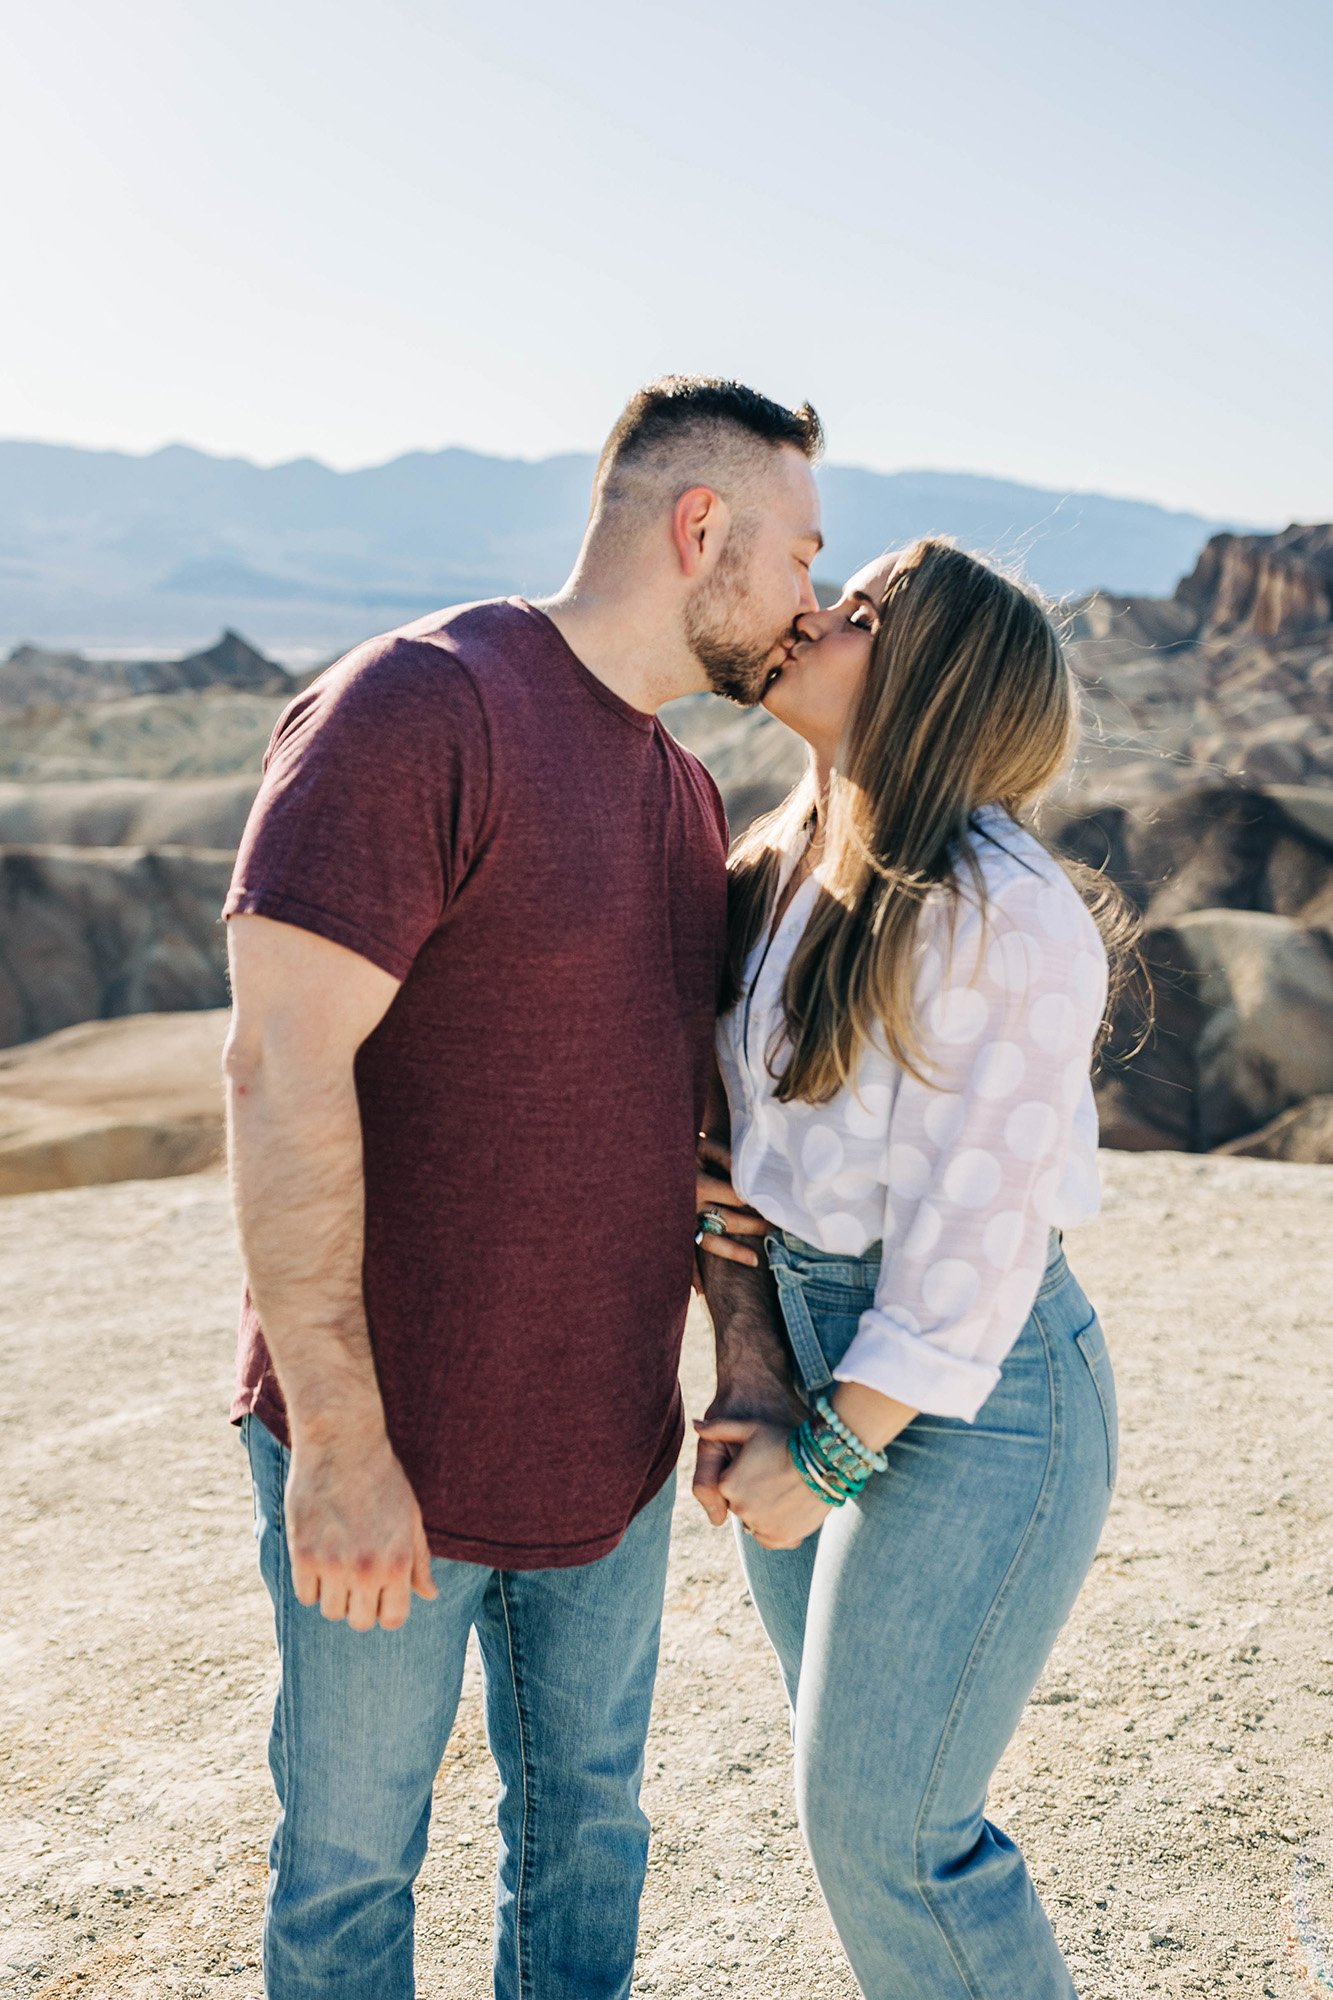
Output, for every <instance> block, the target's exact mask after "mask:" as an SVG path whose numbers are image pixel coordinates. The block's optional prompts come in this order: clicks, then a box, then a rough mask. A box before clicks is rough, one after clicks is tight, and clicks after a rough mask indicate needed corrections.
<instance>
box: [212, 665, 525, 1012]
mask: <svg viewBox="0 0 1333 2000" xmlns="http://www.w3.org/2000/svg"><path fill="white" fill-rule="evenodd" d="M489 797H490V748H489V739H488V733H487V728H486V718H485V714H484V711H483V709H482V705H481V700H480V697H479V695H478V693H477V690H476V687H475V685H474V683H473V681H472V678H471V675H470V674H469V672H468V670H467V669H466V667H464V666H463V665H462V663H461V662H460V661H458V660H457V659H456V657H455V656H454V655H453V654H452V653H450V652H449V651H448V650H447V649H446V648H443V647H441V646H439V645H436V644H432V643H431V642H430V641H427V640H418V639H407V638H403V637H401V636H399V637H394V636H391V637H389V638H387V639H378V640H373V641H371V642H369V643H368V644H367V645H366V646H363V647H359V648H358V649H357V650H356V652H354V653H351V654H349V655H348V657H347V658H346V659H345V660H343V661H341V662H339V663H338V665H336V666H334V667H331V668H330V669H329V670H328V672H327V673H325V674H322V675H321V676H320V678H319V679H318V680H317V681H316V682H314V684H313V685H312V686H311V687H309V688H307V689H306V690H305V691H304V692H303V693H302V694H300V695H298V696H297V698H296V699H295V701H293V702H292V703H291V704H290V705H289V706H288V708H287V709H285V710H284V712H283V714H282V715H281V717H280V718H279V720H278V724H277V727H276V729H275V730H274V732H273V738H272V741H271V742H270V744H269V747H268V751H267V754H266V756H265V759H264V776H263V781H262V783H261V785H260V788H259V793H258V796H257V797H256V799H255V802H254V805H253V807H252V808H251V811H250V817H249V820H248V821H247V824H246V828H245V833H244V835H243V837H242V840H241V845H240V850H239V852H238V854H237V857H236V866H235V870H234V872H233V875H232V882H231V888H230V891H229V893H228V896H227V900H226V903H225V904H224V905H223V915H224V917H232V916H237V915H248V914H254V915H258V916H265V917H271V918H274V919H276V920H277V921H278V922H280V923H289V924H295V925H297V926H299V927H300V928H301V929H303V930H309V931H313V932H315V933H316V934H317V935H318V936H320V937H326V938H329V939H330V940H331V941H332V942H333V943H335V944H341V945H345V946H346V947H347V948H348V949H349V950H351V951H355V952H357V953H359V954H360V956H361V957H363V958H367V959H369V960H370V961H371V963H372V964H374V965H378V966H379V967H380V968H381V969H382V970H383V971H385V972H388V973H390V974H391V975H392V976H393V977H394V978H396V979H400V980H401V979H405V978H406V977H407V974H408V972H409V971H410V970H411V967H412V963H413V961H414V959H415V958H416V956H417V954H418V952H419V951H420V950H421V948H422V946H423V945H424V944H425V942H426V940H427V939H428V938H429V937H430V935H431V933H432V932H433V931H434V930H435V929H436V928H437V927H438V926H439V924H440V922H441V920H442V918H443V916H444V914H445V911H446V910H447V908H448V906H449V903H450V902H451V900H452V898H453V897H454V895H455V894H456V893H457V892H458V889H459V887H460V885H461V883H462V882H463V880H464V879H465V877H466V876H467V873H468V871H469V869H470V867H471V865H472V862H473V859H474V858H475V856H476V853H477V851H478V847H479V844H480V842H481V840H482V838H483V833H484V823H485V818H486V813H487V809H488V804H489Z"/></svg>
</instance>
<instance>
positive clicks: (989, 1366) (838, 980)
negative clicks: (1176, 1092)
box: [699, 541, 1120, 2000]
mask: <svg viewBox="0 0 1333 2000" xmlns="http://www.w3.org/2000/svg"><path fill="white" fill-rule="evenodd" d="M764 702H765V706H766V707H767V708H768V709H769V710H770V712H771V713H772V714H774V715H775V716H777V717H778V718H779V719H780V720H781V721H783V722H785V723H786V724H787V725H788V726H789V727H790V728H791V729H793V730H795V731H796V732H797V733H798V734H799V735H801V736H802V737H804V738H805V740H806V741H807V742H808V744H809V746H810V752H811V757H810V769H809V774H808V776H807V778H806V779H805V780H804V781H803V782H802V783H801V784H800V785H799V786H798V787H797V788H796V790H795V791H794V792H793V793H792V794H791V796H790V797H789V798H788V799H787V801H786V802H785V803H784V804H783V805H782V806H780V807H779V808H778V809H777V811H776V812H775V813H772V814H770V815H769V817H768V818H767V819H765V820H763V821H761V822H760V823H759V824H758V825H757V826H756V827H755V828H754V829H753V830H752V831H751V832H750V833H749V834H747V835H746V836H744V837H743V838H742V839H741V840H740V842H739V843H738V844H737V846H736V848H735V850H734V853H733V856H732V863H731V869H732V874H731V887H732V898H731V915H732V939H731V977H732V993H731V996H730V997H731V1002H732V1004H730V1005H729V1006H728V1007H727V1009H726V1011H725V1012H724V1014H723V1016H722V1019H721V1022H720V1026H719V1036H718V1052H719V1061H720V1067H721V1071H722V1077H723V1080H724V1082H725V1085H726V1091H727V1098H728V1102H729V1106H730V1114H731V1146H732V1169H733V1171H732V1179H733V1182H734V1189H735V1192H734V1194H733V1193H732V1191H731V1190H730V1189H727V1190H726V1191H725V1193H724V1194H723V1196H722V1202H723V1203H731V1202H735V1203H744V1204H748V1205H749V1207H750V1208H751V1209H752V1210H753V1211H755V1212H756V1213H755V1215H754V1216H753V1217H747V1216H746V1215H745V1214H744V1213H738V1212H737V1210H736V1209H735V1208H731V1207H727V1206H723V1205H721V1204H719V1205H717V1206H715V1207H711V1208H709V1209H705V1211H704V1212H703V1214H702V1215H701V1218H700V1220H701V1229H702V1231H704V1232H717V1231H719V1229H721V1228H725V1229H726V1230H727V1232H728V1234H727V1237H726V1238H725V1239H724V1238H723V1237H722V1236H721V1235H720V1234H711V1233H709V1234H702V1235H701V1241H702V1242H703V1243H704V1244H705V1246H706V1247H707V1248H710V1249H713V1250H714V1251H716V1252H720V1253H721V1254H723V1255H730V1256H731V1257H733V1258H738V1257H745V1256H747V1255H749V1253H748V1252H747V1251H746V1250H745V1249H744V1248H743V1246H742V1245H741V1244H740V1243H737V1242H736V1241H735V1240H734V1239H735V1238H736V1237H737V1236H743V1235H744V1234H745V1233H746V1230H747V1228H748V1229H749V1230H751V1231H753V1232H754V1233H756V1234H757V1233H761V1232H762V1234H763V1250H764V1254H765V1257H766V1260H767V1263H768V1265H769V1266H770V1268H771V1271H772V1274H773V1277H774V1278H775V1279H776V1282H777V1288H778V1297H779V1299H780V1302H781V1308H782V1317H783V1320H784V1322H785V1332H786V1336H787V1339H788V1342H789V1349H790V1357H791V1360H792V1362H793V1363H794V1368H795V1372H796V1375H797V1378H798V1380H799V1382H800V1384H801V1386H802V1389H803V1391H804V1394H805V1396H806V1397H807V1398H808V1399H809V1403H810V1414H809V1417H808V1418H807V1419H806V1420H805V1421H804V1422H803V1423H802V1424H801V1425H800V1426H798V1427H796V1428H795V1429H788V1428H786V1427H785V1426H781V1425H773V1424H756V1423H753V1422H744V1423H741V1422H725V1421H718V1422H711V1423H705V1424H703V1425H701V1426H700V1427H699V1428H700V1431H701V1434H702V1436H703V1437H704V1438H705V1439H706V1440H711V1441H712V1442H713V1443H714V1445H715V1446H718V1447H725V1448H726V1450H727V1452H728V1453H729V1454H730V1457H729V1462H728V1463H727V1465H726V1469H725V1472H724V1473H723V1475H722V1477H721V1481H720V1489H721V1494H722V1496H723V1499H724V1500H725V1501H726V1503H727V1504H728V1505H729V1507H730V1509H731V1511H732V1513H733V1514H734V1515H735V1516H736V1519H737V1521H738V1523H739V1524H740V1525H741V1526H742V1527H743V1528H744V1529H745V1530H746V1531H747V1532H745V1533H744V1534H742V1535H741V1536H740V1538H739V1539H740V1548H741V1555H742V1559H743V1562H744V1565H745V1571H746V1576H747V1578H748V1581H749V1585H750V1589H751V1593H752V1595H753V1598H754V1602H755V1605H756V1607H757V1609H758V1611H759V1615H760V1617H761V1618H762V1620H763V1622H764V1626H765V1629H766V1631H767V1633H768V1636H769V1638H770V1640H771V1641H772V1643H773V1646H774V1648H775V1650H776V1652H777V1654H778V1658H779V1661H780V1663H781V1667H782V1672H783V1675H784V1678H785V1680H786V1685H787V1689H788V1692H789V1694H790V1697H791V1701H792V1705H793V1711H794V1725H793V1727H794V1742H795V1758H796V1787H797V1802H798V1809H799V1815H800V1821H801V1826H802V1830H803V1832H804V1835H805V1838H806V1841H807V1843H808V1845H809V1849H810V1853H811V1855H812V1858H813V1861H814V1865H815V1869H816V1872H817V1874H818V1877H819V1881H820V1885H821V1888H822V1889H823V1892H824V1895H825V1897H826V1899H827V1902H828V1905H829V1908H830V1910H831V1912H832V1915H833V1919H834V1922H835V1923H836V1925H837V1927H838V1933H839V1936H840V1937H841V1939H842V1942H843V1946H844V1948H845V1950H846V1952H847V1955H848V1958H849V1959H850V1961H851V1964H852V1967H853V1970H854V1971H855V1973H856V1976H857V1979H858V1980H859V1982H860V1985H861V1989H862V1991H863V1992H864V1993H865V1994H866V1995H867V1996H869V2000H909V1996H914V2000H915V1997H916V1996H919V2000H955V1997H956V2000H965V1997H966V2000H1055V1996H1057V1995H1060V1996H1067V1995H1070V1994H1072V1993H1073V1990H1074V1989H1073V1986H1072V1983H1071V1981H1070V1977H1069V1973H1068V1971H1067V1969H1066V1967H1065V1964H1064V1961H1063V1959H1062V1957H1061V1955H1060V1951H1059V1947H1058V1946H1057V1944H1056V1942H1055V1939H1054V1937H1053V1936H1052V1934H1051V1930H1050V1926H1049V1924H1048V1923H1047V1920H1046V1917H1045V1914H1044V1912H1043V1911H1042V1908H1041V1905H1040V1903H1039V1902H1038V1900H1037V1897H1036V1894H1035V1891H1034V1889H1033V1886H1032V1883H1031V1880H1030V1878H1029V1876H1028V1873H1027V1870H1026V1867H1025V1865H1024V1862H1023V1859H1022V1856H1021V1855H1020V1854H1019V1852H1018V1850H1017V1848H1016V1847H1015V1846H1014V1845H1013V1843H1012V1842H1011V1841H1010V1840H1009V1839H1007V1838H1006V1836H1005V1835H1004V1834H1003V1833H1002V1832H1000V1830H999V1829H998V1828H997V1827H995V1826H992V1825H991V1824H990V1823H989V1822H988V1821H987V1820H986V1818H985V1814H984V1807H985V1798H986V1790H987V1785H988V1783H989V1780H990V1777H991V1774H992V1772H993V1771H994V1769H995V1766H996V1764H997V1763H998V1761H999V1758H1000V1756H1001V1753H1002V1752H1003V1750H1004V1748H1005V1745H1006V1744H1007V1743H1008V1741H1009V1739H1010V1737H1011V1735H1012V1734H1013V1731H1014V1728H1015V1726H1016V1724H1017V1722H1018V1719H1019V1717H1020V1715H1021V1713H1022V1710H1023V1706H1024V1704H1025V1702H1026V1700H1027V1697H1028V1695H1029V1693H1030V1691H1031V1689H1032V1687H1033V1684H1034V1683H1035V1681H1036V1679H1037V1677H1038V1675H1039V1674H1040V1672H1041V1669H1042V1666H1043V1664H1044V1662H1045V1660H1046V1658H1047V1655H1048V1653H1049V1652H1050V1649H1051V1646H1052V1644H1053V1642H1054V1640H1055V1637H1056V1634H1057V1633H1058V1632H1059V1630H1060V1627H1061V1626H1062V1625H1063V1623H1064V1621H1065V1619H1066V1617H1067V1616H1068V1613H1069V1610H1070V1607H1071V1606H1072V1604H1073V1602H1074V1599H1075V1597H1076V1595H1077V1593H1078V1590H1079V1587H1080V1585H1081V1583H1082V1581H1083V1578H1084V1576H1085V1574H1086V1573H1087V1570H1088V1567H1089V1565H1090V1563H1091V1561H1092V1556H1093V1551H1094V1549H1095V1547H1096V1543H1097V1538H1098V1535H1099V1533H1100V1530H1101V1526H1102V1522H1103V1519H1104V1517H1105V1514H1106V1509H1107V1505H1108V1502H1109V1499H1110V1493H1111V1486H1112V1481H1113V1479H1114V1476H1115V1454H1116V1411H1115V1390H1114V1385H1113V1381H1112V1375H1111V1368H1110V1362H1109V1360H1108V1358H1107V1353H1106V1347H1105V1343H1104V1341H1103V1338H1102V1331H1101V1328H1100V1326H1099V1324H1098V1321H1097V1318H1096V1316H1095V1314H1094V1312H1093V1309H1092V1307H1091V1306H1090V1305H1089V1304H1088V1301H1087V1299H1086V1298H1085V1297H1084V1295H1083V1293H1082V1291H1081V1290H1080V1289H1079V1286H1078V1284H1077V1282H1076V1281H1075V1279H1074V1277H1073V1276H1072V1274H1071V1272H1070V1270H1069V1268H1068V1266H1067V1264H1066V1263H1065V1260H1064V1256H1063V1254H1062V1251H1061V1247H1060V1231H1061V1229H1062V1228H1063V1227H1065V1226H1067V1225H1070V1224H1072V1223H1076V1222H1080V1221H1082V1220H1084V1219H1086V1218H1087V1217H1088V1216H1090V1215H1092V1214H1093V1213H1094V1212H1095V1210H1096V1207H1097V1201H1098V1190H1097V1162H1096V1146H1097V1124H1096V1113H1095V1110H1094V1106H1093V1099H1092V1092H1091V1087H1090V1083H1089V1069H1090V1064H1091V1058H1092V1055H1093V1050H1094V1045H1095V1042H1096V1040H1097V1036H1098V1030H1099V1025H1100V1023H1101V1021H1102V1019H1103V1016H1104V1013H1105V1010H1106V1005H1107V988H1108V957H1107V952H1106V950H1105V948H1104V945H1103V942H1102V938H1101V936H1100V934H1099V929H1098V925H1097V923H1096V922H1094V919H1093V917H1092V916H1091V915H1090V914H1089V912H1088V909H1087V908H1086V907H1085V905H1084V902H1083V900H1082V898H1081V897H1080V895H1079V893H1078V891H1077V890H1076V889H1075V887H1074V885H1073V883H1072V882H1071V880H1070V879H1069V876H1068V875H1067V874H1066V872H1065V871H1064V869H1063V868H1062V867H1061V866H1060V864H1059V863H1057V862H1056V861H1055V860H1054V859H1053V858H1052V856H1051V855H1050V854H1049V853H1048V852H1047V850H1046V849H1045V848H1044V847H1043V846H1042V845H1041V843H1040V842H1039V841H1038V840H1037V839H1036V838H1035V836H1034V835H1033V834H1032V833H1030V832H1029V831H1027V830H1025V828H1024V827H1023V826H1022V825H1021V824H1020V821H1019V817H1018V816H1019V815H1021V814H1023V813H1025V812H1027V811H1028V809H1029V808H1031V807H1032V806H1033V805H1034V804H1035V802H1036V801H1037V800H1038V799H1039V798H1040V796H1041V794H1042V793H1043V791H1044V790H1045V789H1046V788H1047V787H1048V786H1049V785H1050V784H1051V782H1052V780H1053V779H1054V778H1055V777H1056V775H1057V773H1058V772H1059V771H1060V770H1061V769H1062V767H1063V766H1064V764H1065V763H1066V761H1067V759H1068V757H1069V755H1070V753H1071V750H1072V747H1073V741H1074V734H1075V713H1076V711H1075V696H1074V688H1073V683H1072V679H1071V675H1070V672H1069V669H1068V667H1067V665H1066V663H1065V661H1064V658H1063V656H1062V653H1061V649H1060V644H1059V640H1058V638H1057V635H1056V633H1055V631H1054V629H1053V628H1052V625H1051V623H1050V620H1049V618H1048V616H1047V614H1046V612H1045V611H1044V610H1043V608H1042V607H1041V605H1040V604H1039V603H1037V602H1036V601H1035V599H1034V598H1033V597H1032V596H1030V595H1029V594H1028V593H1026V592H1025V591H1024V590H1022V589H1021V588H1020V587H1019V586H1017V585H1016V584H1014V583H1012V582H1010V581H1009V580H1008V579H1007V578H1005V577H1003V576H1002V575H1000V574H998V573H997V572H996V571H995V570H993V569H991V568H990V567H989V566H987V565H986V564H984V563H982V562H979V561H977V560H975V559H974V558H972V557H970V556H967V555H964V554H962V553H960V552H959V551H957V550H955V549H953V548H951V547H949V546H947V545H946V544H944V543H941V542H938V541H923V542H919V543H918V544H916V546H915V547H913V548H911V549H909V550H908V551H906V553H905V554H902V555H899V556H897V557H894V558H889V559H885V560H884V561H882V562H880V563H878V564H875V565H871V566H870V567H869V568H867V569H866V570H863V571H862V572H861V573H860V574H859V575H858V576H856V577H854V578H853V579H852V581H851V583H849V584H848V586H847V588H846V590H845V591H844V592H843V595H842V598H841V600H840V601H839V603H838V604H837V605H835V606H834V607H833V608H832V609H831V610H828V611H825V612H822V613H820V614H819V615H817V616H815V615H808V616H804V617H802V618H801V619H800V620H799V621H798V626H797V636H796V640H795V643H794V644H793V647H792V651H791V655H790V658H789V660H788V661H787V663H786V664H785V665H784V666H783V667H782V669H781V670H780V672H778V673H777V674H775V675H774V676H773V677H772V679H771V680H770V683H769V686H768V687H767V689H766V692H765V695H764ZM1105 921H1106V923H1107V927H1108V932H1112V933H1113V932H1115V931H1116V930H1117V928H1119V927H1120V920H1119V918H1118V917H1117V916H1116V914H1115V912H1114V910H1113V909H1110V910H1109V914H1107V915H1106V916H1105ZM759 1218H763V1219H762V1220H760V1219H759Z"/></svg>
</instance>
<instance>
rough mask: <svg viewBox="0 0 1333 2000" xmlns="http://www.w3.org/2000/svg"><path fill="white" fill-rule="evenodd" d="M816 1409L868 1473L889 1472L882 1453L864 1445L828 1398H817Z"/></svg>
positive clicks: (887, 1462) (886, 1461) (815, 1401)
mask: <svg viewBox="0 0 1333 2000" xmlns="http://www.w3.org/2000/svg"><path fill="white" fill-rule="evenodd" d="M814 1403H815V1408H816V1410H817V1411H818V1412H819V1414H820V1416H821V1417H822V1418H823V1419H824V1422H825V1423H826V1424H827V1425H828V1427H829V1429H830V1430H831V1431H832V1432H833V1434H834V1436H835V1437H838V1438H841V1440H842V1442H843V1443H844V1444H845V1445H846V1446H847V1448H848V1450H849V1451H853V1452H855V1453H856V1456H857V1458H858V1459H859V1460H860V1461H861V1463H862V1465H864V1466H865V1468H866V1470H867V1472H887V1471H888V1469H889V1461H888V1459H887V1457H886V1456H885V1454H884V1453H883V1452H882V1451H872V1450H871V1449H870V1446H869V1445H868V1444H864V1443H863V1442H862V1441H861V1439H860V1438H859V1437H858V1436H857V1435H856V1432H855V1431H854V1430H853V1429H852V1428H851V1426H850V1425H849V1424H845V1423H844V1422H843V1420H842V1418H841V1417H840V1416H839V1415H838V1413H837V1411H836V1410H835V1409H834V1407H833V1405H832V1403H830V1401H829V1399H828V1397H827V1396H816V1397H815V1399H814Z"/></svg>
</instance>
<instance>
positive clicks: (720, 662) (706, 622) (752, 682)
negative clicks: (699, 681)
mask: <svg viewBox="0 0 1333 2000" xmlns="http://www.w3.org/2000/svg"><path fill="white" fill-rule="evenodd" d="M749 542H750V537H749V536H748V535H746V534H743V533H741V534H737V533H736V531H735V530H733V532H732V534H731V535H730V536H729V537H728V538H727V545H726V547H725V548H724V549H723V551H722V559H721V561H720V562H719V563H718V566H717V570H716V572H715V573H714V575H712V576H711V577H710V578H709V579H708V582H707V583H706V584H705V585H704V586H703V588H702V589H701V590H699V591H697V592H696V594H695V595H694V596H693V597H692V598H691V599H690V601H689V603H688V604H687V605H686V607H685V640H686V644H687V645H688V646H689V649H690V651H691V652H692V653H693V655H694V657H695V659H696V660H697V661H698V662H699V665H700V666H701V667H702V668H703V670H704V672H705V674H706V675H707V676H708V685H709V687H710V688H711V689H712V690H713V693H714V694H720V695H723V696H724V697H725V698H726V700H728V701H735V702H739V703H740V705H741V707H742V708H753V707H754V706H755V705H756V703H757V702H758V701H759V699H760V697H761V696H762V694H763V692H764V682H765V680H766V679H767V677H768V676H767V671H766V669H767V663H768V660H769V658H770V656H771V654H772V652H773V650H774V647H775V646H776V645H777V643H778V639H779V638H780V636H781V635H780V634H775V635H774V637H773V638H771V639H767V640H765V641H764V642H763V643H762V644H761V643H760V642H759V641H758V640H757V639H755V638H753V637H748V636H747V635H746V634H745V633H744V632H743V631H742V629H741V614H742V613H743V611H744V607H745V570H746V557H747V556H748V554H749Z"/></svg>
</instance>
